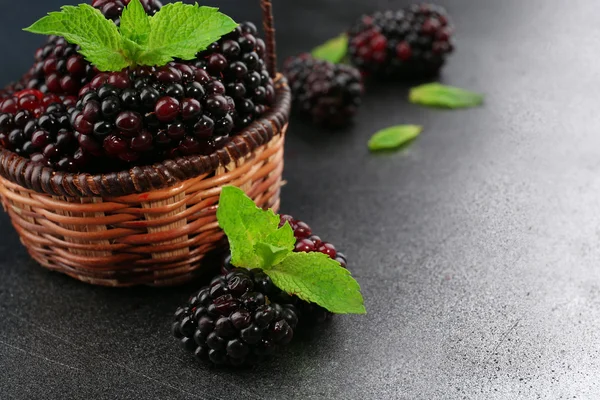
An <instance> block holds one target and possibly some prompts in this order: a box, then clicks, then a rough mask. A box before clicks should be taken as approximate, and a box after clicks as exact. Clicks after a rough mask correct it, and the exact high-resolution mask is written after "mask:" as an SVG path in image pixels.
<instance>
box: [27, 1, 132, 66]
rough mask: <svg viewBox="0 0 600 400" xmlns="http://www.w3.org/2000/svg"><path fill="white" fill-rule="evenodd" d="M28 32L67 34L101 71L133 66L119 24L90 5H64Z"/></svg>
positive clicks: (66, 36)
mask: <svg viewBox="0 0 600 400" xmlns="http://www.w3.org/2000/svg"><path fill="white" fill-rule="evenodd" d="M25 31H27V32H32V33H39V34H42V35H58V36H63V37H64V38H65V39H66V40H67V41H68V42H69V43H75V44H78V45H79V46H80V47H81V50H79V52H80V53H81V54H82V55H83V56H84V57H85V58H86V59H87V60H88V61H89V62H91V63H92V64H94V65H95V66H96V67H97V68H98V69H99V70H101V71H119V70H121V69H123V68H125V67H128V66H129V65H130V62H129V61H128V60H127V58H126V57H125V55H124V54H123V49H122V45H121V36H120V34H119V31H118V29H117V26H116V25H115V24H114V23H113V22H112V21H110V20H108V19H106V18H104V16H103V15H102V13H101V12H100V11H99V10H97V9H95V8H93V7H92V6H90V5H87V4H80V5H79V6H76V7H74V6H64V7H62V8H61V11H59V12H51V13H49V14H48V15H47V16H45V17H43V18H42V19H40V20H39V21H37V22H36V23H34V24H33V25H31V26H30V27H29V28H26V29H25Z"/></svg>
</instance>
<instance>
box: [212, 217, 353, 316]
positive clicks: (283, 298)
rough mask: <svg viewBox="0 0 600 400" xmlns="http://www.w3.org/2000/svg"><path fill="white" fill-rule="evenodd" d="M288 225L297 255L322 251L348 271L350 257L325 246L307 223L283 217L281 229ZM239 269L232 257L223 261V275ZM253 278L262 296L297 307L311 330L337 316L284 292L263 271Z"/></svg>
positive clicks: (229, 256) (331, 245) (329, 245)
mask: <svg viewBox="0 0 600 400" xmlns="http://www.w3.org/2000/svg"><path fill="white" fill-rule="evenodd" d="M286 222H288V223H289V224H290V226H291V227H292V229H293V231H294V236H295V237H296V247H295V249H294V251H295V252H298V253H300V252H305V253H310V252H315V251H318V252H321V253H323V254H326V255H328V256H329V257H330V258H332V259H334V260H336V261H337V262H339V263H340V265H341V266H342V267H344V268H347V266H348V262H347V259H346V256H345V255H344V254H342V253H341V252H338V251H337V250H336V248H335V246H334V245H333V244H331V243H328V242H325V241H323V240H321V238H320V237H318V236H316V235H314V234H313V232H312V229H311V228H310V226H309V225H308V224H307V223H305V222H303V221H300V220H297V219H294V217H292V216H290V215H281V216H280V224H279V226H280V227H282V226H283V225H284V224H285V223H286ZM235 269H236V268H235V267H234V266H233V265H232V264H231V255H230V254H227V255H226V256H225V258H224V259H223V264H222V267H221V273H222V274H227V273H229V272H231V271H233V270H235ZM253 274H254V283H255V287H257V288H260V291H261V292H262V293H264V294H266V295H267V296H269V298H271V299H273V300H274V301H276V302H278V303H280V304H292V305H294V306H295V307H296V309H297V310H298V316H299V317H300V319H301V320H302V322H303V323H304V324H306V325H309V326H310V325H312V324H315V323H321V322H324V321H325V320H327V319H329V318H331V316H333V314H332V313H330V312H329V311H327V310H326V309H324V308H323V307H320V306H319V305H317V304H314V303H308V302H306V301H303V300H300V299H299V298H298V297H296V296H290V295H289V294H287V293H285V292H283V291H282V290H280V289H279V288H277V287H276V286H275V285H274V284H273V282H272V281H271V278H269V276H268V275H267V274H265V273H264V272H263V271H261V270H255V271H253Z"/></svg>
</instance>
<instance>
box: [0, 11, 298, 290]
mask: <svg viewBox="0 0 600 400" xmlns="http://www.w3.org/2000/svg"><path fill="white" fill-rule="evenodd" d="M261 5H262V8H263V14H264V28H265V33H266V43H267V54H268V59H267V63H268V67H269V72H270V74H271V75H272V76H273V77H274V78H275V82H276V92H277V102H276V106H275V107H273V109H272V110H270V111H269V112H268V113H267V114H266V115H265V116H264V117H263V118H262V119H261V120H258V121H256V122H254V123H253V124H252V125H251V126H249V127H248V128H246V129H245V130H244V132H242V133H241V134H239V135H237V136H236V137H234V138H233V139H232V140H231V142H230V143H228V144H227V145H226V146H225V147H224V148H222V149H220V150H218V151H217V152H215V153H213V154H211V155H209V156H190V157H184V158H180V159H177V160H168V161H165V162H163V163H160V164H156V165H152V166H147V167H135V168H132V169H131V170H129V171H122V172H119V173H112V174H103V175H90V174H68V173H62V172H55V171H53V170H51V169H49V168H46V167H42V166H40V165H36V164H33V163H31V162H30V161H29V160H27V159H24V158H22V157H20V156H18V155H16V154H14V153H12V152H9V151H7V150H0V197H1V199H2V204H3V206H4V208H5V210H6V211H7V212H8V214H9V215H10V218H11V220H12V223H13V225H14V227H15V229H16V230H17V232H18V233H19V235H20V237H21V241H22V243H23V244H24V245H25V246H26V247H27V250H28V251H29V253H30V254H31V256H32V257H33V258H34V259H35V260H36V261H37V262H39V263H40V264H41V265H43V266H45V267H47V268H49V269H52V270H54V271H58V272H62V273H65V274H67V275H70V276H72V277H74V278H76V279H79V280H81V281H84V282H88V283H92V284H96V285H104V286H134V285H151V286H165V285H175V284H180V283H184V282H186V281H188V280H190V279H191V278H193V277H194V276H195V275H196V273H197V272H199V270H200V269H201V268H202V263H201V260H202V259H203V257H205V256H206V254H207V253H209V252H210V251H211V250H213V249H215V248H217V247H218V246H219V244H220V243H222V241H223V233H222V231H221V230H220V229H219V226H218V223H217V220H216V208H217V203H218V199H219V195H220V192H221V188H222V187H223V186H224V185H235V186H238V187H240V188H242V189H243V190H244V191H245V192H246V193H247V194H248V195H249V196H250V197H251V198H253V199H254V200H255V201H256V203H257V204H258V205H259V206H261V207H264V208H273V209H274V210H277V209H278V207H279V191H280V187H281V185H282V178H281V175H282V171H283V145H284V137H285V131H286V129H287V123H288V116H289V108H290V92H289V88H288V86H287V83H286V81H285V78H283V77H282V76H281V75H278V74H276V57H275V40H274V29H273V18H272V12H271V2H270V1H269V0H261Z"/></svg>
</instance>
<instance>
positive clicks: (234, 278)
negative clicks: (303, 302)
mask: <svg viewBox="0 0 600 400" xmlns="http://www.w3.org/2000/svg"><path fill="white" fill-rule="evenodd" d="M297 324H298V315H297V311H296V309H295V308H294V306H293V305H290V304H279V303H277V302H276V301H275V300H274V299H273V298H271V297H269V296H268V295H266V294H265V293H264V292H263V291H262V287H261V282H260V278H258V277H257V276H256V274H255V273H254V272H253V271H248V270H245V269H234V270H232V271H231V272H229V273H227V274H225V275H219V276H217V277H216V278H214V279H213V280H212V282H211V284H210V285H209V286H207V287H204V288H202V289H201V290H200V291H199V292H197V293H196V294H194V295H193V296H192V297H191V298H190V299H189V301H188V302H187V304H186V305H184V306H183V307H181V308H179V309H178V310H177V311H176V313H175V321H174V323H173V334H174V335H175V337H177V338H179V339H181V343H182V345H183V347H184V348H185V349H187V350H188V351H190V352H192V353H194V355H195V356H196V357H198V358H199V359H201V360H210V361H211V362H212V363H214V364H217V365H231V366H244V365H252V364H255V363H257V362H260V361H262V360H263V359H264V358H266V357H268V356H270V355H272V354H273V353H274V352H276V351H277V349H278V348H279V347H280V346H284V345H286V344H288V343H289V342H290V341H291V340H292V338H293V336H294V328H295V327H296V325H297Z"/></svg>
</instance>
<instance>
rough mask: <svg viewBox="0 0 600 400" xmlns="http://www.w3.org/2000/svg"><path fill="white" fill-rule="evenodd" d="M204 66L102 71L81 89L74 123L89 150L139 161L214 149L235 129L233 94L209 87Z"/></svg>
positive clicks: (116, 164) (117, 163) (117, 161)
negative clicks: (216, 90)
mask: <svg viewBox="0 0 600 400" xmlns="http://www.w3.org/2000/svg"><path fill="white" fill-rule="evenodd" d="M214 84H215V79H214V78H212V77H211V76H210V75H208V73H207V72H206V71H204V70H201V69H198V68H195V67H193V66H189V65H186V64H178V63H171V64H169V65H166V66H164V67H138V68H135V69H132V70H130V69H127V70H123V71H121V72H115V73H101V74H98V75H97V76H96V77H94V79H93V80H92V81H91V82H90V83H89V84H88V85H86V86H85V87H84V88H83V89H82V90H81V91H80V100H79V101H78V102H77V110H76V111H75V112H74V113H73V114H72V123H73V127H74V128H75V130H76V131H77V132H79V133H80V135H79V144H80V145H81V148H82V151H83V152H84V153H85V154H89V155H91V156H95V157H104V158H109V159H112V160H113V161H112V162H109V163H105V166H106V167H107V168H109V169H110V170H114V169H118V168H123V167H126V166H129V165H132V164H137V163H139V162H145V163H150V162H155V161H162V160H164V159H167V158H176V157H179V156H187V155H193V154H210V153H212V152H213V151H215V150H216V149H218V148H220V147H221V146H222V145H224V144H225V143H226V141H227V137H228V135H229V134H230V133H231V131H232V129H233V111H234V104H233V100H232V99H231V98H230V97H228V96H225V95H223V94H219V93H214V92H211V91H210V90H209V88H210V86H211V85H214Z"/></svg>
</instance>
